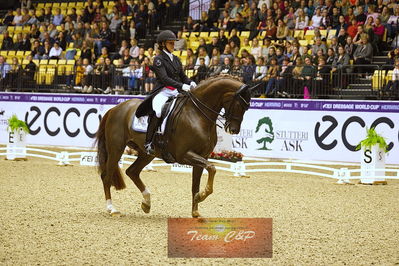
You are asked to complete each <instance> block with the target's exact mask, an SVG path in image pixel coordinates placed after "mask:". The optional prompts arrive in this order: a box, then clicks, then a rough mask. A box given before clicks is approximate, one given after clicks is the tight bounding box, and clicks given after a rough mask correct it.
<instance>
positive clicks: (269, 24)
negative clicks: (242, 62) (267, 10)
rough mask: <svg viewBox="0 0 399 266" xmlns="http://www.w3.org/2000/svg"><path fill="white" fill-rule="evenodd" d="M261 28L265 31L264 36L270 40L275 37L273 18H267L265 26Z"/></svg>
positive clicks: (275, 30)
mask: <svg viewBox="0 0 399 266" xmlns="http://www.w3.org/2000/svg"><path fill="white" fill-rule="evenodd" d="M262 30H264V31H266V33H265V37H268V38H270V39H272V40H275V39H276V32H277V27H276V25H274V21H273V19H267V20H266V26H265V27H264V28H262Z"/></svg>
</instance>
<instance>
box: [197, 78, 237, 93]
mask: <svg viewBox="0 0 399 266" xmlns="http://www.w3.org/2000/svg"><path fill="white" fill-rule="evenodd" d="M221 79H230V80H233V81H240V82H241V80H240V79H239V78H238V77H236V76H232V75H229V74H221V75H217V76H214V77H209V78H207V79H204V80H202V81H201V82H200V83H199V84H198V87H197V88H199V89H201V88H202V87H207V86H209V84H210V83H212V82H216V81H219V80H221Z"/></svg>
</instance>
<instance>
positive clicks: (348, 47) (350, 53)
mask: <svg viewBox="0 0 399 266" xmlns="http://www.w3.org/2000/svg"><path fill="white" fill-rule="evenodd" d="M344 48H345V53H346V54H347V55H348V56H349V58H350V59H353V53H354V52H355V49H356V45H354V44H353V41H352V37H351V36H348V37H346V44H345V47H344Z"/></svg>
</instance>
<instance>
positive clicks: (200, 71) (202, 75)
mask: <svg viewBox="0 0 399 266" xmlns="http://www.w3.org/2000/svg"><path fill="white" fill-rule="evenodd" d="M207 75H208V67H207V65H206V64H205V59H204V58H203V57H202V58H200V59H199V65H198V68H197V71H196V75H195V76H194V77H193V79H194V80H195V82H197V83H199V82H201V81H202V80H204V79H206V77H207Z"/></svg>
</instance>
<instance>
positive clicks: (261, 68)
mask: <svg viewBox="0 0 399 266" xmlns="http://www.w3.org/2000/svg"><path fill="white" fill-rule="evenodd" d="M266 72H267V67H266V66H265V59H264V58H263V57H262V56H260V57H258V59H257V61H256V69H255V72H254V76H253V81H254V82H257V83H258V82H262V80H263V78H264V77H266Z"/></svg>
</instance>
